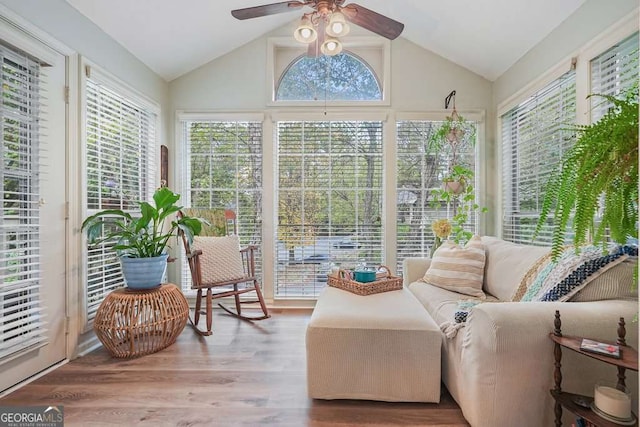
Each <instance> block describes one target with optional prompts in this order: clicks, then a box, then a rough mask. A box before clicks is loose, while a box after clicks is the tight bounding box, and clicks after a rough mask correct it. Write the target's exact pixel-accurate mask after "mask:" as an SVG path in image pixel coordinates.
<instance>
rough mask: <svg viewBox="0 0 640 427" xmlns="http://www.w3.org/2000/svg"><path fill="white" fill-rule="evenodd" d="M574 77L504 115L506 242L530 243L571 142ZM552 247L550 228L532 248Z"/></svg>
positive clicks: (572, 74)
mask: <svg viewBox="0 0 640 427" xmlns="http://www.w3.org/2000/svg"><path fill="white" fill-rule="evenodd" d="M575 116H576V90H575V72H574V71H569V72H567V73H566V74H564V75H563V76H561V77H560V78H558V79H557V80H555V81H553V82H552V83H550V84H549V85H547V86H546V87H545V88H543V89H541V90H539V91H538V92H536V93H534V94H533V95H532V96H531V97H530V98H529V99H527V100H526V101H524V102H522V103H521V104H520V105H518V106H516V107H515V108H513V109H512V110H511V111H509V112H508V113H506V114H504V115H503V116H502V147H503V151H502V158H503V167H502V188H503V213H502V214H503V224H502V234H503V238H504V239H505V240H510V241H513V242H516V243H529V244H530V243H532V241H531V239H532V237H533V232H534V230H535V228H536V224H537V222H538V217H539V213H540V210H541V207H542V202H543V199H544V189H545V185H546V182H547V180H548V178H549V175H550V174H551V173H552V172H553V171H554V169H555V168H556V166H557V165H558V164H559V162H560V159H561V157H562V155H563V154H564V152H565V151H566V150H567V149H568V148H569V147H571V145H572V144H573V142H574V134H573V132H572V131H571V129H570V128H571V127H572V126H573V125H574V124H575ZM550 242H551V226H550V223H549V224H548V226H547V227H544V228H543V230H542V231H541V233H540V235H539V236H538V238H537V239H536V241H535V242H533V244H539V245H547V244H550Z"/></svg>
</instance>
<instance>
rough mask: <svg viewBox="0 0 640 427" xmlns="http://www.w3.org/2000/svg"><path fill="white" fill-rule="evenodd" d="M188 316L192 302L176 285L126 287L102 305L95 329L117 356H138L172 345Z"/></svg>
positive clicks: (101, 339)
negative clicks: (134, 288)
mask: <svg viewBox="0 0 640 427" xmlns="http://www.w3.org/2000/svg"><path fill="white" fill-rule="evenodd" d="M188 317H189V304H188V303H187V300H186V298H185V297H184V295H183V294H182V291H181V290H180V289H179V288H178V287H177V286H176V285H173V284H164V285H161V286H159V287H157V288H155V289H151V290H148V291H147V290H145V291H133V290H129V289H127V288H123V289H116V290H115V291H113V292H111V293H110V294H109V295H107V297H106V298H105V300H104V301H103V302H102V304H100V307H99V308H98V312H97V313H96V318H95V321H94V323H93V329H94V331H95V333H96V335H97V336H98V338H99V339H100V341H101V342H102V344H103V345H104V346H105V348H106V349H107V350H109V352H110V353H111V354H112V355H113V356H114V357H136V356H142V355H145V354H150V353H155V352H156V351H159V350H162V349H163V348H165V347H168V346H170V345H171V344H173V343H174V342H175V341H176V338H177V337H178V335H180V332H182V330H183V329H184V327H185V325H186V324H187V319H188Z"/></svg>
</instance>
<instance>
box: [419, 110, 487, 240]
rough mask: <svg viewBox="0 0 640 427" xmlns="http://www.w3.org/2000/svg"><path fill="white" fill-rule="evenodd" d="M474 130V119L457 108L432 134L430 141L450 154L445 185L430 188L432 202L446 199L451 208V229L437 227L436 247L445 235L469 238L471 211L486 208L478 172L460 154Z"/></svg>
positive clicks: (432, 204) (459, 238) (472, 141)
mask: <svg viewBox="0 0 640 427" xmlns="http://www.w3.org/2000/svg"><path fill="white" fill-rule="evenodd" d="M475 132H476V126H475V125H474V123H472V122H469V121H467V120H465V118H464V117H462V116H461V115H459V114H458V113H457V112H456V111H455V109H454V111H453V113H452V114H451V116H448V117H446V119H445V121H444V122H442V124H441V125H440V127H439V128H438V129H436V131H435V132H434V133H433V134H432V135H431V140H430V142H431V144H432V145H433V146H434V147H435V148H436V149H438V150H443V151H446V152H447V154H448V155H449V167H448V169H447V172H446V174H445V176H444V177H443V178H442V188H437V189H434V190H432V191H431V196H432V199H431V206H432V207H434V208H437V207H439V206H440V204H441V203H442V202H444V203H446V204H447V206H448V207H450V208H451V214H450V219H449V220H448V221H447V222H448V223H449V225H450V228H449V232H448V233H447V235H446V236H443V235H440V236H439V235H438V233H435V231H434V234H435V243H434V248H437V247H438V246H439V245H440V243H441V242H442V240H443V239H444V238H451V239H452V240H454V241H455V242H456V243H461V242H462V243H465V242H467V241H468V240H469V239H471V237H472V236H473V233H472V232H471V231H469V230H466V229H465V225H466V224H467V222H468V221H469V219H470V216H471V214H472V213H473V212H474V211H480V212H486V211H487V209H486V208H484V207H480V206H479V205H478V204H477V203H476V193H475V187H474V177H475V172H474V171H473V170H472V169H470V168H469V167H468V166H467V165H466V164H464V162H463V161H462V160H461V159H460V155H459V154H460V153H459V150H460V148H461V144H463V143H469V144H472V145H473V144H474V143H475ZM436 222H437V221H436ZM434 226H436V224H434ZM436 228H438V229H439V228H441V227H440V226H436Z"/></svg>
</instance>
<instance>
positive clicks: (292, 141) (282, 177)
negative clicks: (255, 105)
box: [275, 121, 383, 298]
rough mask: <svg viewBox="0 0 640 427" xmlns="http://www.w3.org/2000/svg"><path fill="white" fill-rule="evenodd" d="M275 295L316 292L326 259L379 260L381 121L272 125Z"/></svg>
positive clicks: (352, 264) (344, 262)
mask: <svg viewBox="0 0 640 427" xmlns="http://www.w3.org/2000/svg"><path fill="white" fill-rule="evenodd" d="M277 136H278V173H277V175H276V176H277V177H278V178H277V179H278V190H277V194H276V198H277V213H278V223H277V244H276V246H277V248H276V253H277V270H276V286H275V297H276V298H286V297H316V296H317V295H318V293H319V292H320V290H321V289H322V288H324V286H325V285H326V281H327V271H328V270H329V268H330V267H331V263H335V264H336V265H339V266H342V267H345V268H349V267H351V268H353V267H355V266H356V264H357V263H359V262H360V261H359V260H366V262H369V263H372V264H379V263H381V262H382V250H383V245H382V221H381V215H382V213H381V210H382V188H383V186H382V166H383V162H382V123H381V122H378V121H375V122H365V121H335V122H332V121H281V122H278V123H277Z"/></svg>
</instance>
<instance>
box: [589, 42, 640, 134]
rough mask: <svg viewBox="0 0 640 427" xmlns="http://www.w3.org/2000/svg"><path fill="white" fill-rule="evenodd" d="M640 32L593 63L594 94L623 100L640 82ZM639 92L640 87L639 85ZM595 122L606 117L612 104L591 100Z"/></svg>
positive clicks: (592, 85)
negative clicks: (623, 96) (639, 43)
mask: <svg viewBox="0 0 640 427" xmlns="http://www.w3.org/2000/svg"><path fill="white" fill-rule="evenodd" d="M638 42H639V40H638V33H635V34H634V35H632V36H630V37H628V38H627V39H625V40H623V41H621V42H620V43H618V44H616V45H614V46H612V47H611V48H609V49H608V50H607V51H606V52H604V53H602V54H600V55H598V56H597V57H596V58H594V59H592V60H591V92H592V93H596V94H601V95H611V96H616V97H619V96H621V95H623V94H624V92H625V91H627V90H628V89H630V88H631V87H632V86H633V85H634V84H636V85H637V83H638V58H639V56H638ZM636 90H637V86H636ZM591 106H592V110H591V121H592V122H596V121H598V119H600V118H601V117H602V116H604V115H605V113H606V112H607V110H608V109H609V108H610V107H611V103H610V102H608V101H607V100H605V99H603V98H602V97H598V96H596V97H592V98H591Z"/></svg>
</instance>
